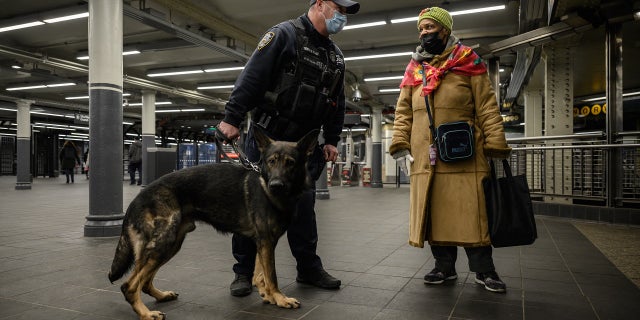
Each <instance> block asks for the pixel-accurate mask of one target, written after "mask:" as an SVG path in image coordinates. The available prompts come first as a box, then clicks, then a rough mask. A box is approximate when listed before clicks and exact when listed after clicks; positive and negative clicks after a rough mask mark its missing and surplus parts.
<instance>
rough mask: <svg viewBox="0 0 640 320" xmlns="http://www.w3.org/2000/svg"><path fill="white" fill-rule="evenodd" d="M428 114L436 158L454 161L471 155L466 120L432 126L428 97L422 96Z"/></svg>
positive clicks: (470, 128) (425, 81) (471, 141)
mask: <svg viewBox="0 0 640 320" xmlns="http://www.w3.org/2000/svg"><path fill="white" fill-rule="evenodd" d="M422 83H423V86H424V87H426V86H427V77H426V76H425V72H424V69H423V74H422ZM424 102H425V103H426V105H427V114H428V115H429V128H430V129H431V135H432V136H433V137H434V141H435V142H434V144H435V147H436V150H437V153H438V158H440V160H442V161H444V162H456V161H462V160H466V159H469V158H471V157H473V127H471V125H469V123H468V122H466V121H456V122H448V123H443V124H441V125H439V126H438V127H437V128H434V125H433V116H432V115H431V107H430V106H429V97H428V96H424Z"/></svg>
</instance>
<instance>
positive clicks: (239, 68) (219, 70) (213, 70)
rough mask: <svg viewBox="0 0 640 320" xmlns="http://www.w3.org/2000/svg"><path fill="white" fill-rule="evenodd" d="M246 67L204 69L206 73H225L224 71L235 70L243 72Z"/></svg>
mask: <svg viewBox="0 0 640 320" xmlns="http://www.w3.org/2000/svg"><path fill="white" fill-rule="evenodd" d="M242 69H244V67H224V68H210V69H204V72H223V71H234V70H242Z"/></svg>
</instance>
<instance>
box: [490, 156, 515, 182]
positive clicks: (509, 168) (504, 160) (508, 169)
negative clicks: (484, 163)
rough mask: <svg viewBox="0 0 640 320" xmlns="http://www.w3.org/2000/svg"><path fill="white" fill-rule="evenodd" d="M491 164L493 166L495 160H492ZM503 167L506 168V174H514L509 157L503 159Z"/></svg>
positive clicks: (509, 175)
mask: <svg viewBox="0 0 640 320" xmlns="http://www.w3.org/2000/svg"><path fill="white" fill-rule="evenodd" d="M491 166H492V168H493V161H491ZM502 168H503V170H504V174H505V175H506V176H507V177H509V178H511V177H512V174H511V165H509V161H507V159H502Z"/></svg>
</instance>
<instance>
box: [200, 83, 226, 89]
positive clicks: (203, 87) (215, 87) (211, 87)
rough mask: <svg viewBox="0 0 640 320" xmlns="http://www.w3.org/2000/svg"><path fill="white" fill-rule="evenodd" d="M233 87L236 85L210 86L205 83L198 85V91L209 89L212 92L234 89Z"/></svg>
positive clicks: (212, 84)
mask: <svg viewBox="0 0 640 320" xmlns="http://www.w3.org/2000/svg"><path fill="white" fill-rule="evenodd" d="M233 87H235V85H234V84H214V83H211V84H208V83H203V84H200V85H198V87H197V88H196V89H198V90H207V89H211V90H216V89H218V90H219V89H233Z"/></svg>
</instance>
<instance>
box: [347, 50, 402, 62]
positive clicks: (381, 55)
mask: <svg viewBox="0 0 640 320" xmlns="http://www.w3.org/2000/svg"><path fill="white" fill-rule="evenodd" d="M412 53H413V52H410V51H406V52H395V53H383V54H372V55H366V56H358V57H345V58H344V61H353V60H364V59H378V58H389V57H399V56H410V55H411V54H412Z"/></svg>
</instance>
